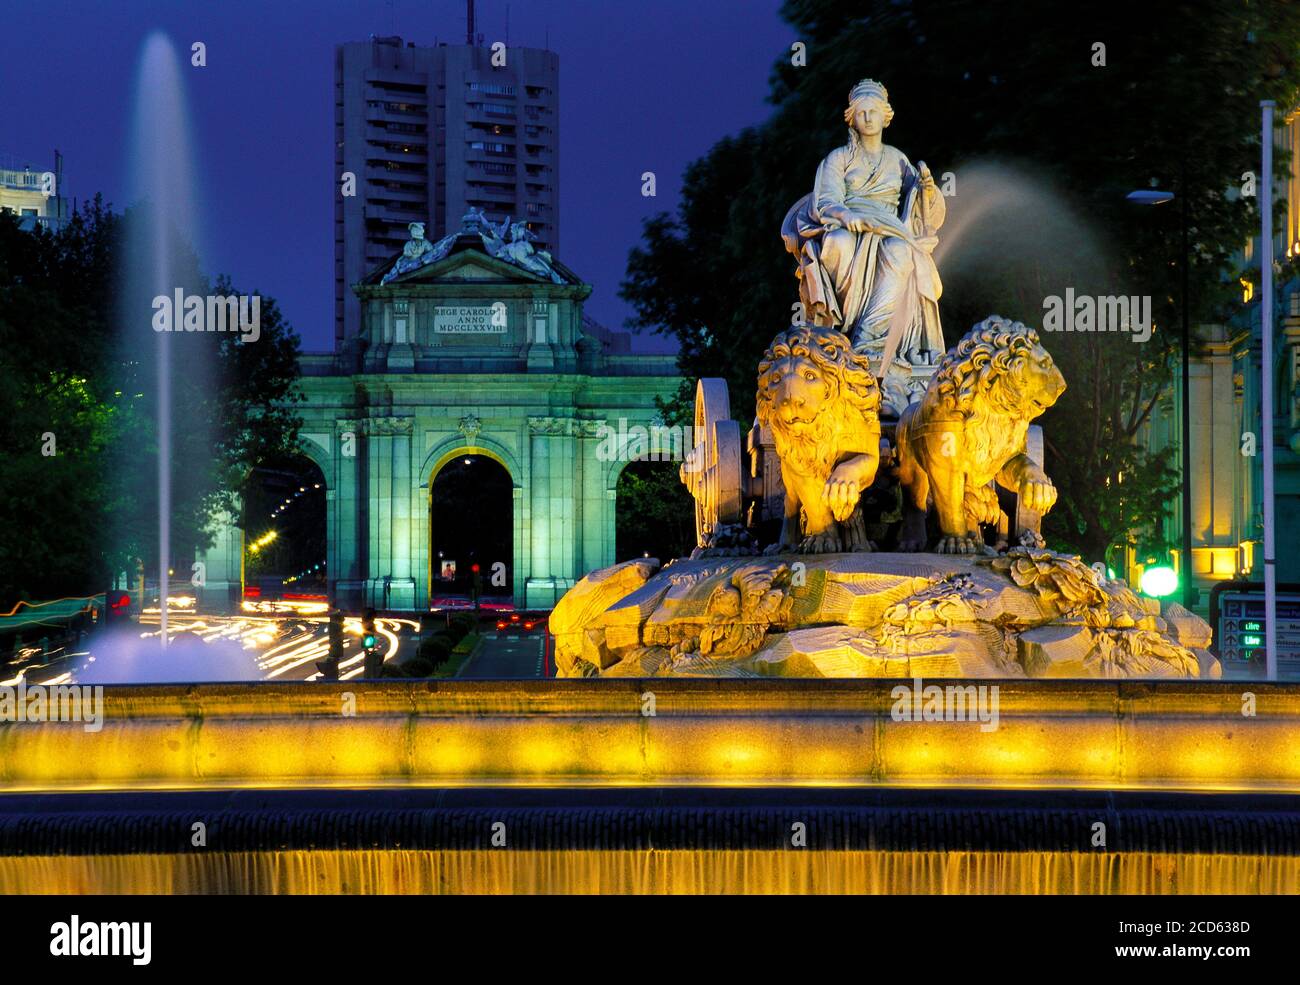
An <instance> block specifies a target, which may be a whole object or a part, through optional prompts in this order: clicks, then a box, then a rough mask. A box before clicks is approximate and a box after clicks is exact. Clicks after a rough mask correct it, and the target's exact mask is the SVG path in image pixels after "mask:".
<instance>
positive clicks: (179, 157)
mask: <svg viewBox="0 0 1300 985" xmlns="http://www.w3.org/2000/svg"><path fill="white" fill-rule="evenodd" d="M131 146H132V150H131V168H132V174H133V176H134V179H135V184H134V188H133V192H134V198H135V200H136V201H137V202H138V203H140V214H139V227H138V228H137V229H136V230H135V232H134V234H133V237H132V241H133V247H134V248H133V251H132V257H133V264H134V269H133V270H132V271H131V274H130V275H131V277H132V279H133V282H134V285H135V287H136V291H135V292H134V293H133V295H132V296H133V298H135V299H136V300H134V301H133V304H132V309H133V310H132V311H131V312H130V321H132V322H133V323H134V324H132V325H130V326H129V327H128V339H129V340H133V341H134V342H135V343H136V344H138V345H140V347H141V348H142V349H143V347H144V346H145V345H147V344H148V343H145V342H144V341H143V339H144V335H143V333H142V332H141V331H140V328H139V325H140V321H141V320H142V319H144V318H145V312H143V311H140V310H138V305H139V304H140V303H141V301H142V300H144V299H147V298H154V297H159V296H166V297H171V296H172V294H173V292H174V291H176V290H178V289H179V288H180V276H181V273H180V266H181V264H180V262H179V258H180V256H181V255H182V252H183V251H184V250H185V249H186V248H187V246H188V244H189V243H192V242H193V241H194V239H195V230H194V218H195V217H194V214H193V207H192V197H193V196H192V192H193V177H192V171H191V154H190V139H189V128H188V124H187V114H186V110H185V95H184V87H183V85H182V82H181V74H180V67H179V65H178V62H177V59H176V51H175V48H174V47H173V45H172V43H171V41H170V40H169V39H168V38H167V37H166V36H165V35H163V34H161V33H158V32H155V33H154V34H152V35H150V36H149V38H148V39H147V40H146V41H145V44H144V50H143V53H142V55H141V59H140V71H139V76H138V79H137V83H136V101H135V123H134V133H133V137H132V145H131ZM152 334H154V338H153V340H152V345H153V349H154V354H155V361H156V373H157V376H156V382H155V388H156V390H155V394H156V407H155V414H156V422H157V441H158V470H157V471H158V591H159V598H160V600H161V601H162V604H161V606H160V608H161V610H162V632H161V633H160V634H159V640H160V641H161V645H162V646H163V647H164V648H165V647H166V646H167V605H166V602H165V600H166V598H167V596H168V594H169V591H170V579H169V571H168V565H169V563H170V560H171V556H172V555H171V515H172V438H173V428H172V382H173V372H174V370H173V358H174V354H173V353H172V351H171V349H172V347H173V346H174V345H175V344H176V336H174V335H172V334H170V333H167V332H157V333H152Z"/></svg>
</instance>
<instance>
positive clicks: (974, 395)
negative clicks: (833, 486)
mask: <svg viewBox="0 0 1300 985" xmlns="http://www.w3.org/2000/svg"><path fill="white" fill-rule="evenodd" d="M1064 390H1065V378H1064V377H1063V376H1062V375H1061V371H1060V370H1058V369H1057V368H1056V364H1055V363H1054V362H1053V361H1052V357H1051V355H1049V354H1048V352H1047V350H1045V349H1044V348H1043V347H1042V345H1041V344H1040V343H1039V340H1038V333H1037V332H1035V331H1034V330H1033V329H1031V328H1027V327H1026V326H1025V325H1023V324H1021V323H1020V322H1012V321H1009V320H1007V319H1005V318H1001V317H999V316H997V315H994V316H992V317H989V318H986V319H985V320H984V321H982V322H980V323H979V324H978V325H976V326H975V327H974V328H972V329H971V330H970V331H969V332H968V333H967V334H966V336H965V338H963V339H962V340H961V341H960V342H959V343H957V345H956V346H955V347H953V348H952V349H950V350H948V352H947V353H946V354H945V355H944V357H943V360H942V361H941V362H940V363H939V368H938V369H937V370H936V371H935V374H934V376H933V377H932V378H931V380H930V384H929V386H928V387H927V388H926V391H925V395H924V396H923V397H922V398H921V400H920V401H919V402H918V403H915V404H912V405H910V406H909V407H907V409H906V410H904V411H903V414H902V415H901V416H900V418H899V421H898V432H897V439H896V445H897V449H898V477H899V481H900V482H901V483H902V485H903V490H904V494H903V502H904V508H905V511H906V515H905V517H904V526H903V531H902V535H901V536H900V538H899V545H898V548H899V550H901V551H923V550H925V548H926V541H927V537H926V528H925V519H926V511H927V509H928V506H929V503H930V502H931V501H933V503H934V507H935V511H936V512H937V513H938V516H939V527H940V531H941V535H940V538H939V543H938V546H937V547H936V548H935V549H936V550H937V551H938V552H939V553H941V554H972V553H982V552H983V551H984V542H983V539H982V536H981V534H980V530H979V525H980V524H981V523H993V522H996V521H997V519H998V517H999V512H1000V511H999V509H998V503H997V491H996V489H995V487H994V485H993V483H994V481H996V482H997V484H998V485H1000V486H1002V488H1004V489H1007V490H1010V491H1012V492H1015V493H1017V494H1018V495H1019V496H1020V497H1021V502H1022V503H1024V504H1025V506H1026V507H1028V508H1029V509H1031V510H1034V511H1036V512H1039V513H1046V512H1047V511H1048V510H1050V509H1051V508H1052V506H1053V505H1054V504H1055V502H1056V487H1055V486H1053V485H1052V480H1051V479H1049V478H1048V477H1047V475H1046V473H1044V472H1043V470H1042V469H1041V468H1039V467H1038V466H1037V465H1035V464H1034V463H1033V462H1032V461H1031V460H1030V459H1029V457H1028V456H1027V455H1026V454H1025V434H1026V432H1027V431H1028V429H1029V422H1030V421H1032V420H1033V419H1034V418H1035V417H1037V416H1038V415H1040V414H1041V413H1042V412H1043V411H1044V410H1046V409H1047V408H1048V407H1050V406H1052V404H1054V403H1056V400H1057V398H1058V397H1060V395H1061V393H1062V391H1064Z"/></svg>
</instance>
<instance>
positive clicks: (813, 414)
mask: <svg viewBox="0 0 1300 985" xmlns="http://www.w3.org/2000/svg"><path fill="white" fill-rule="evenodd" d="M759 387H760V389H761V390H762V391H764V393H763V395H764V397H765V398H766V399H767V401H769V406H770V413H771V415H772V419H773V423H779V425H780V426H781V427H783V428H784V429H785V430H786V431H787V432H791V433H796V434H797V433H799V432H800V431H804V430H807V429H808V428H809V427H810V426H811V425H812V424H814V423H815V422H816V420H817V419H818V418H819V417H820V416H821V415H822V414H823V413H824V412H825V410H826V408H827V407H828V405H829V404H830V402H831V398H832V397H833V396H834V394H835V389H836V388H835V387H834V386H833V385H832V383H831V381H830V380H829V379H827V377H826V375H825V373H824V372H823V371H822V369H821V367H819V366H818V365H817V364H816V363H814V362H813V361H812V360H811V359H808V358H807V357H806V356H802V355H795V354H793V353H792V354H791V355H788V356H786V357H785V358H783V359H776V360H773V361H772V362H771V363H770V364H769V365H768V367H767V372H766V373H765V374H764V375H763V379H762V380H760V381H759Z"/></svg>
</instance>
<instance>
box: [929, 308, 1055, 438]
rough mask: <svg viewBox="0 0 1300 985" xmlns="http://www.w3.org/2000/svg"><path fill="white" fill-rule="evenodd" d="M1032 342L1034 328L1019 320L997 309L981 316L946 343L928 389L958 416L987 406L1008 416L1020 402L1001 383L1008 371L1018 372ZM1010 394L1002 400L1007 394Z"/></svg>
mask: <svg viewBox="0 0 1300 985" xmlns="http://www.w3.org/2000/svg"><path fill="white" fill-rule="evenodd" d="M1036 348H1038V333H1037V332H1036V331H1034V330H1033V329H1032V328H1029V327H1027V326H1026V325H1024V324H1023V323H1022V322H1013V321H1010V320H1009V319H1006V318H1002V317H1000V316H998V315H992V316H990V317H988V318H985V319H984V320H983V321H982V322H980V323H979V324H978V325H976V326H975V327H974V328H972V329H971V330H970V331H969V332H967V333H966V335H965V337H963V338H962V340H961V341H960V342H958V343H957V345H955V346H954V347H953V348H951V349H949V350H948V352H947V353H946V354H945V355H944V357H943V360H942V361H941V362H940V363H939V368H938V369H937V370H935V373H934V377H933V379H931V381H930V385H929V387H928V392H929V393H933V394H936V395H937V396H938V398H939V400H940V402H941V403H942V404H943V405H944V406H945V407H947V408H948V409H950V410H955V411H957V412H958V413H960V414H961V415H962V416H963V417H970V416H971V415H972V414H974V413H975V412H976V411H978V410H981V409H984V408H983V407H981V404H985V405H989V404H991V405H992V406H991V407H990V408H989V409H991V410H993V411H994V413H1000V414H1001V415H1006V416H1011V415H1015V414H1016V413H1017V412H1018V411H1019V410H1020V407H1019V406H1018V405H1017V403H1016V400H1015V393H1014V392H1008V391H1009V388H1007V387H1006V386H1004V384H1005V383H1006V377H1007V376H1008V374H1018V373H1019V372H1020V371H1021V370H1022V369H1023V368H1024V364H1025V357H1026V356H1028V355H1029V354H1030V353H1032V352H1033V351H1034V349H1036ZM1008 397H1010V398H1011V399H1010V400H1008V399H1007V398H1008Z"/></svg>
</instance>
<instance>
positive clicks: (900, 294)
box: [781, 139, 945, 373]
mask: <svg viewBox="0 0 1300 985" xmlns="http://www.w3.org/2000/svg"><path fill="white" fill-rule="evenodd" d="M919 181H920V176H919V174H918V173H917V171H916V169H915V168H914V167H912V165H911V163H910V162H909V161H908V160H907V157H906V156H905V155H904V154H903V153H902V152H901V151H899V150H898V149H896V148H894V147H890V146H889V145H887V144H886V145H882V147H881V154H880V159H879V163H878V164H875V165H873V162H872V160H871V156H870V155H869V154H868V153H867V152H866V151H865V150H863V149H862V148H861V147H859V146H858V145H857V142H856V139H855V140H850V142H849V143H848V144H845V145H844V146H843V147H837V148H836V149H835V150H833V151H831V153H830V154H828V155H827V157H826V159H825V160H823V161H822V163H821V165H820V166H819V167H818V168H817V180H816V183H815V185H814V187H813V191H812V194H811V195H806V196H804V197H803V198H801V199H800V200H799V201H798V202H796V203H795V204H794V206H793V207H792V208H791V209H790V212H789V213H788V214H787V215H786V218H785V222H784V223H783V224H782V227H781V236H782V238H783V239H784V240H785V244H786V248H787V249H788V250H790V252H791V253H793V254H794V255H795V257H796V258H797V259H798V261H799V271H800V286H799V295H800V299H801V300H802V301H803V304H804V308H805V311H806V312H807V317H808V320H809V321H810V322H812V323H813V324H815V325H834V326H837V327H839V328H841V329H842V330H843V331H844V333H845V334H846V335H848V336H849V338H850V339H851V340H852V341H853V345H854V348H855V349H858V350H859V351H863V352H867V353H868V354H870V355H871V356H872V357H873V359H875V358H878V357H879V356H880V354H881V352H882V350H883V349H884V347H885V339H886V336H887V335H888V334H889V331H890V328H891V326H895V324H896V336H897V339H898V345H897V348H896V350H895V352H896V357H901V358H903V359H904V360H906V361H908V362H912V363H928V362H936V361H937V360H938V358H939V356H940V355H942V354H943V350H944V346H943V331H942V329H941V327H940V324H939V306H938V301H939V295H940V294H941V293H942V290H943V287H942V284H941V283H940V281H939V272H938V270H937V269H936V268H935V265H934V260H933V259H932V258H931V256H930V254H929V253H928V252H926V251H925V250H924V249H921V248H920V247H918V246H916V245H914V241H915V239H916V237H918V236H927V235H932V234H933V233H934V230H936V229H937V228H938V227H939V226H940V225H941V224H942V223H943V219H944V215H945V207H944V201H943V197H942V196H941V195H939V194H938V193H937V192H935V191H933V190H932V192H931V194H930V195H927V196H925V199H924V201H922V194H923V193H922V190H921V188H920V184H919ZM900 203H901V205H902V208H901V209H900V208H899V206H900ZM923 212H924V216H923V215H922V213H923ZM852 214H858V215H861V216H863V217H864V218H866V219H867V220H868V221H869V222H870V223H871V224H872V226H875V227H883V228H885V229H887V230H896V231H897V232H898V234H899V235H894V236H891V235H881V234H880V233H878V232H874V231H870V232H864V233H854V232H851V231H850V230H849V229H848V228H847V227H846V225H845V223H846V221H847V219H848V217H849V216H850V215H852ZM877 372H878V373H880V372H883V368H878V369H877Z"/></svg>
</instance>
